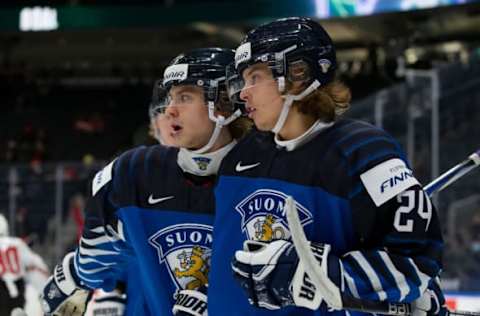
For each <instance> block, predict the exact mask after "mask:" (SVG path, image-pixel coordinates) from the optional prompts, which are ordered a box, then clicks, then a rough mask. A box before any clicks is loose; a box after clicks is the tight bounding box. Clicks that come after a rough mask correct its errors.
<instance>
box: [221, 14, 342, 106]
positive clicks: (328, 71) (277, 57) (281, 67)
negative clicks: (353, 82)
mask: <svg viewBox="0 0 480 316" xmlns="http://www.w3.org/2000/svg"><path fill="white" fill-rule="evenodd" d="M256 63H266V64H267V65H268V66H269V68H270V69H271V70H272V74H273V77H274V78H276V79H278V78H282V79H283V80H285V79H287V80H289V81H299V80H301V81H304V82H305V83H306V85H307V86H308V85H309V84H311V83H312V82H314V81H315V80H317V81H318V83H319V84H320V86H323V85H326V84H328V83H329V82H331V81H332V80H333V78H334V74H335V69H336V68H337V61H336V56H335V48H334V46H333V43H332V40H331V38H330V36H329V35H328V34H327V32H326V31H325V30H324V29H323V27H322V26H321V25H320V24H318V23H317V22H315V21H313V20H311V19H309V18H302V17H292V18H283V19H279V20H276V21H274V22H270V23H266V24H263V25H261V26H259V27H257V28H255V29H253V30H251V31H250V32H248V33H247V35H246V36H245V38H244V39H243V40H242V43H241V45H240V46H239V47H238V48H237V50H236V53H235V63H234V65H231V66H230V67H229V70H228V73H227V80H228V82H227V85H228V90H229V96H230V97H233V96H234V93H239V86H242V83H239V82H236V81H235V80H233V79H235V78H234V76H235V74H234V73H233V72H232V69H233V68H234V69H235V70H236V72H237V75H239V76H241V74H242V72H243V71H244V70H245V68H247V67H249V66H252V65H253V64H256ZM298 66H308V67H298ZM298 69H302V70H301V71H298ZM237 79H241V78H237ZM281 90H282V91H283V88H282V89H281Z"/></svg>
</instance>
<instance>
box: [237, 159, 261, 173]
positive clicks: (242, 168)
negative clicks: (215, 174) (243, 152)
mask: <svg viewBox="0 0 480 316" xmlns="http://www.w3.org/2000/svg"><path fill="white" fill-rule="evenodd" d="M258 165H260V163H259V162H257V163H254V164H251V165H243V166H242V162H241V161H239V162H238V163H237V165H236V166H235V171H236V172H242V171H245V170H248V169H252V168H255V167H257V166H258Z"/></svg>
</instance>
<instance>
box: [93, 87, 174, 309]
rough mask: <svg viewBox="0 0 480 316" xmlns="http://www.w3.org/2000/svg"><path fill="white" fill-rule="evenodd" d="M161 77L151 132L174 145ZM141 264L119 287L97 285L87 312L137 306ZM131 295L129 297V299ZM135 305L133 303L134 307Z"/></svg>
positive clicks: (154, 94)
mask: <svg viewBox="0 0 480 316" xmlns="http://www.w3.org/2000/svg"><path fill="white" fill-rule="evenodd" d="M162 81H163V80H162V79H161V80H157V81H156V82H155V83H154V85H153V92H152V99H151V101H150V105H149V108H148V116H149V120H150V134H151V136H152V137H153V138H155V139H156V140H157V141H158V142H159V143H160V144H162V145H165V146H174V145H175V142H174V140H173V139H172V137H171V136H170V135H169V132H168V130H169V122H168V119H167V118H166V116H165V108H166V106H167V105H168V104H166V102H167V101H168V99H167V96H166V95H165V93H166V92H167V91H166V89H164V88H162ZM137 271H138V266H137V264H136V262H134V261H133V262H132V263H131V265H129V266H127V268H126V271H125V276H124V279H126V280H118V281H117V288H116V289H114V290H113V291H110V292H105V291H103V290H102V289H96V290H95V291H94V292H93V295H92V298H91V300H90V301H89V302H88V305H87V308H86V311H85V316H94V315H106V314H108V315H110V316H122V315H124V313H125V308H128V309H129V310H130V309H132V307H131V306H136V304H137V303H138V300H141V295H139V293H138V287H139V286H141V283H139V282H138V280H137ZM127 297H128V300H127ZM127 303H128V304H129V306H128V307H126V304H127ZM134 308H135V307H133V309H134Z"/></svg>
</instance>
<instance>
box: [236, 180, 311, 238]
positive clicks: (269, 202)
mask: <svg viewBox="0 0 480 316" xmlns="http://www.w3.org/2000/svg"><path fill="white" fill-rule="evenodd" d="M286 199H287V195H286V194H285V193H283V192H280V191H276V190H271V189H260V190H257V191H255V192H253V193H252V194H250V195H249V196H247V197H246V198H245V199H243V200H242V201H241V202H240V203H239V204H238V205H237V206H235V209H236V211H237V212H238V213H240V215H241V216H242V223H241V227H242V231H243V232H244V233H245V234H246V235H247V238H248V239H252V240H258V241H272V240H276V239H289V238H290V231H289V229H288V222H287V215H286V212H285V200H286ZM295 205H296V207H297V210H298V214H299V216H300V221H301V223H302V225H304V226H305V225H307V224H310V223H311V222H312V221H313V216H312V213H311V212H310V211H309V210H308V209H307V208H306V207H304V206H303V205H302V204H300V203H298V202H295Z"/></svg>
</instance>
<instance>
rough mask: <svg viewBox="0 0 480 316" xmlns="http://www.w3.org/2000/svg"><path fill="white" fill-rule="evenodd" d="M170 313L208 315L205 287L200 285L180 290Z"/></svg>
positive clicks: (185, 315)
mask: <svg viewBox="0 0 480 316" xmlns="http://www.w3.org/2000/svg"><path fill="white" fill-rule="evenodd" d="M172 313H173V315H176V316H208V313H207V288H206V287H205V286H202V287H201V288H199V289H197V290H180V291H179V292H178V293H177V301H176V302H175V305H174V306H173V309H172Z"/></svg>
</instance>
